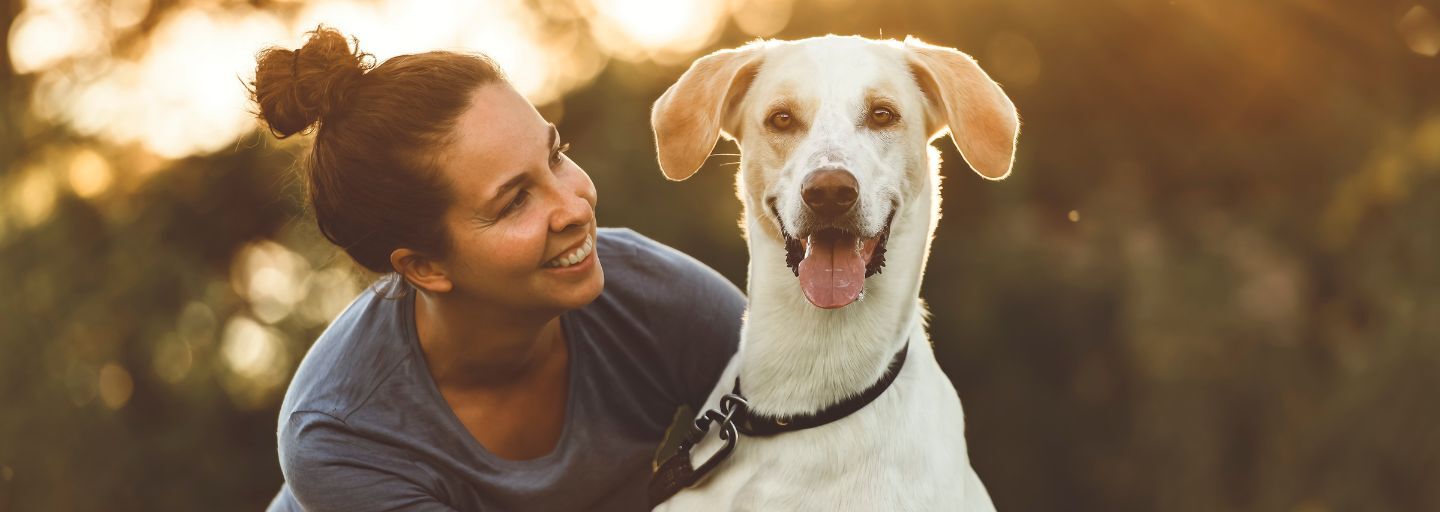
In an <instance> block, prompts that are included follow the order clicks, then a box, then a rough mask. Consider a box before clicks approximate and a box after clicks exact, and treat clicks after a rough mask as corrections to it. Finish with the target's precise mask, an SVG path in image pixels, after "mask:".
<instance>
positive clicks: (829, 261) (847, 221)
mask: <svg viewBox="0 0 1440 512" xmlns="http://www.w3.org/2000/svg"><path fill="white" fill-rule="evenodd" d="M847 174H848V173H847ZM831 195H835V194H831ZM842 197H843V196H842ZM807 206H808V202H807ZM770 207H771V213H773V214H774V215H775V218H776V219H777V220H778V219H780V218H781V217H780V214H779V210H778V209H776V205H775V204H774V203H773V202H772V203H771V204H770ZM847 210H848V209H847ZM817 213H818V212H817ZM894 218H895V208H893V207H892V208H891V210H890V214H889V215H887V216H886V218H885V224H884V226H882V227H881V229H880V230H879V231H878V232H876V233H874V234H873V235H870V236H866V235H865V234H862V233H861V232H860V230H859V229H858V227H857V225H858V218H857V217H856V216H855V215H853V212H847V214H845V215H844V216H843V217H841V218H839V219H825V218H824V217H822V216H820V215H818V214H816V215H813V216H812V218H811V219H809V220H812V221H813V222H809V225H808V226H806V227H804V228H802V229H804V232H801V233H794V234H792V233H791V232H790V231H789V229H788V228H787V227H786V226H785V223H784V222H783V221H782V222H780V232H781V235H782V236H784V238H785V265H786V266H788V267H790V270H791V271H792V272H794V273H795V276H796V277H798V278H800V288H801V289H802V290H803V291H804V293H805V298H806V300H809V301H810V303H811V304H814V305H815V306H816V307H819V308H823V309H836V308H842V307H845V306H848V305H850V304H851V303H854V302H855V301H857V300H860V299H861V298H862V297H863V295H864V289H865V279H866V278H868V277H870V276H872V275H875V274H878V273H880V271H881V270H882V269H883V268H884V267H885V243H886V241H887V240H888V239H889V237H890V223H891V221H893V220H894Z"/></svg>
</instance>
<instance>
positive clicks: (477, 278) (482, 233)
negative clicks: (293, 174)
mask: <svg viewBox="0 0 1440 512" xmlns="http://www.w3.org/2000/svg"><path fill="white" fill-rule="evenodd" d="M368 57H369V56H368V55H365V54H362V53H360V52H359V49H358V48H356V49H355V50H353V51H352V50H351V49H350V48H349V47H348V45H347V41H346V39H345V37H344V36H343V35H341V34H340V33H338V32H336V31H334V30H332V29H327V28H324V27H321V28H319V29H317V30H316V31H314V32H312V33H311V34H310V38H309V40H308V42H306V43H305V45H304V46H303V47H302V48H300V49H299V50H296V51H290V50H284V49H271V50H267V51H265V52H263V53H261V55H260V57H259V63H258V67H257V72H256V79H255V82H254V84H253V86H254V93H255V99H256V101H257V102H258V103H259V106H260V113H261V116H262V117H263V118H264V120H265V121H266V122H267V123H268V124H269V126H270V128H271V130H272V131H273V132H274V133H275V134H276V136H278V137H282V138H283V137H287V136H290V135H293V134H295V133H299V132H301V131H304V130H306V129H308V128H309V127H311V126H312V125H316V124H317V122H318V128H317V132H316V136H315V142H314V148H313V151H312V154H311V158H310V160H309V162H308V165H307V169H306V172H307V173H308V180H307V183H308V196H309V197H308V199H309V203H310V205H311V207H312V208H313V210H314V213H315V217H316V220H317V222H318V223H319V225H320V231H321V232H322V233H323V234H324V235H325V237H326V238H328V239H329V240H330V241H331V242H334V243H335V244H336V245H337V246H339V247H341V248H343V249H344V250H345V251H346V252H347V253H349V255H350V256H351V257H352V258H354V260H355V261H356V262H357V263H359V264H360V265H361V266H363V267H365V268H367V269H369V270H371V271H374V272H377V273H390V274H391V275H392V276H394V277H393V279H391V280H390V281H389V284H390V286H375V287H371V289H370V290H367V291H365V292H364V293H362V294H361V295H360V297H358V298H356V299H355V302H354V303H353V304H351V305H350V306H349V308H347V309H346V310H345V312H343V313H341V314H340V316H339V317H338V318H336V319H335V321H334V322H333V323H332V324H331V325H330V327H329V328H328V329H326V331H325V333H324V334H322V335H321V336H320V338H319V340H317V341H316V342H315V345H314V346H313V347H311V349H310V352H309V353H308V354H307V355H306V356H305V360H304V361H303V362H302V363H301V364H300V368H299V370H298V371H297V372H296V374H295V377H294V380H293V381H292V382H291V384H290V388H289V390H288V391H287V392H286V394H285V401H284V404H283V405H282V407H281V411H280V418H279V432H278V437H279V440H278V441H279V453H280V467H281V469H282V471H283V472H284V475H285V482H286V483H285V486H284V487H283V488H282V489H281V491H280V494H279V495H278V496H276V498H275V500H274V501H273V502H272V503H271V505H270V508H271V509H272V510H296V509H301V508H303V509H305V510H395V509H405V510H410V509H420V510H452V509H453V510H545V511H562V510H640V509H643V508H644V492H643V489H644V486H645V482H646V480H647V478H648V475H649V473H650V469H651V460H652V458H653V456H654V453H655V450H656V449H657V446H658V443H659V442H660V441H661V438H662V436H663V435H664V430H665V428H666V427H667V426H668V425H669V424H670V422H671V419H672V418H673V415H674V412H675V410H676V408H677V407H678V406H679V405H681V404H689V405H691V406H697V405H698V404H700V403H701V402H702V401H703V400H704V398H705V395H706V394H707V393H708V392H709V390H710V388H711V386H712V385H713V384H714V381H715V379H717V378H718V376H719V374H720V372H721V370H722V369H723V367H724V365H725V364H726V363H727V361H728V360H729V358H730V355H731V354H732V353H733V352H734V350H735V345H736V343H737V340H738V336H739V325H740V319H741V315H742V311H743V308H744V297H743V296H742V295H741V294H740V292H739V290H737V289H736V288H735V287H734V286H733V285H731V284H730V283H729V282H727V281H726V280H725V279H723V278H722V277H721V276H720V275H718V274H717V273H715V272H714V271H713V270H710V269H709V268H707V267H705V266H704V265H703V264H700V263H699V262H697V261H695V260H694V259H691V258H689V257H687V256H685V255H683V254H680V253H678V252H676V251H674V250H672V249H669V248H666V247H664V246H662V245H660V244H658V243H656V242H653V241H651V240H649V239H647V238H645V237H642V236H640V235H638V234H636V233H634V232H632V231H628V230H611V229H596V224H595V201H596V194H595V187H594V185H593V184H592V183H591V182H590V179H589V177H588V176H586V174H585V172H584V171H583V170H581V169H580V167H578V166H577V165H576V164H575V163H574V162H573V161H571V160H570V159H569V158H567V157H566V156H565V154H564V152H565V150H566V148H567V145H566V144H564V143H563V142H562V141H561V139H560V136H559V134H558V133H557V131H556V129H555V127H554V125H551V124H548V123H546V122H545V120H544V119H543V118H541V116H540V115H539V113H537V112H536V111H535V109H534V108H533V107H532V106H531V105H530V104H529V103H528V102H526V100H525V99H524V98H523V97H521V96H520V95H519V94H518V93H516V92H515V90H514V89H513V88H511V87H510V85H509V84H507V83H506V81H505V79H504V77H503V75H502V74H501V72H500V70H499V69H498V68H496V66H495V65H494V64H493V63H492V62H491V61H489V60H488V59H486V58H485V57H482V56H475V55H464V54H457V53H449V52H430V53H423V54H417V55H404V56H400V57H395V58H392V59H390V60H387V61H385V62H384V63H383V64H380V65H379V66H376V67H374V68H373V69H371V66H370V65H369V64H368Z"/></svg>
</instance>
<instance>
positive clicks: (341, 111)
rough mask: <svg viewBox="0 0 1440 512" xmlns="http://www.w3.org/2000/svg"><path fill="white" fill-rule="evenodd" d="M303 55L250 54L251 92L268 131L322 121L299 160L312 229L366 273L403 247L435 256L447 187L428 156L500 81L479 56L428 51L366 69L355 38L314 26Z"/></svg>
mask: <svg viewBox="0 0 1440 512" xmlns="http://www.w3.org/2000/svg"><path fill="white" fill-rule="evenodd" d="M309 35H310V38H309V40H308V41H306V43H305V46H303V47H301V48H300V49H299V50H293V51H292V50H287V49H284V48H270V49H266V50H264V51H262V52H260V54H259V56H258V57H257V58H256V61H257V66H256V68H255V81H254V82H252V83H251V84H250V85H251V94H252V97H253V99H254V101H255V102H256V103H258V104H259V106H260V117H261V118H262V119H263V120H264V121H265V123H267V124H268V125H269V128H270V131H271V133H273V134H274V135H275V136H276V137H278V138H282V139H283V138H286V137H289V136H291V135H294V134H296V133H304V132H306V131H307V130H308V129H309V128H310V127H312V126H318V127H317V128H316V134H315V144H314V147H313V148H312V150H311V152H310V158H309V160H308V162H306V164H305V165H304V166H303V167H304V171H303V172H304V174H305V177H306V180H305V181H306V196H307V199H308V201H309V205H310V207H311V209H312V210H313V211H314V212H315V221H316V223H318V224H319V226H320V232H321V233H322V234H324V235H325V238H327V239H329V240H330V241H331V242H333V243H335V245H338V246H340V247H341V248H343V249H345V252H346V253H348V254H350V257H351V258H354V259H355V261H356V262H357V263H359V264H360V265H361V266H363V267H365V268H366V269H369V270H370V271H372V272H378V273H385V272H389V271H391V270H392V269H391V264H390V253H391V252H393V251H394V250H395V249H398V248H401V247H404V248H409V249H413V250H415V251H418V252H420V253H422V254H427V255H431V256H435V257H440V256H443V255H444V254H445V252H446V251H447V249H448V247H449V237H448V236H447V233H446V230H445V223H444V222H443V220H442V218H441V217H442V215H444V213H445V211H446V209H447V208H449V206H450V203H451V199H452V198H451V196H450V187H449V184H448V182H447V181H446V180H445V178H444V176H443V175H442V174H441V173H440V171H439V169H438V167H437V165H436V158H435V155H436V154H437V153H438V152H439V150H440V149H441V148H442V147H443V146H444V145H445V144H447V143H448V140H447V134H449V133H450V130H451V128H453V127H454V125H455V121H456V120H457V119H458V118H459V117H460V114H462V113H463V112H464V111H465V109H466V107H468V106H469V104H470V98H471V94H472V93H473V92H474V90H475V89H476V88H477V87H479V86H481V85H483V84H486V83H491V82H497V81H504V80H505V77H504V75H503V74H502V73H501V71H500V68H499V67H498V66H496V65H495V63H494V62H492V61H491V60H490V59H489V58H487V57H485V56H483V55H471V54H462V53H454V52H440V51H436V52H427V53H420V54H414V55H401V56H398V57H394V58H391V59H389V60H386V61H385V62H384V63H382V64H380V65H379V66H375V65H374V60H375V59H374V57H373V56H372V55H370V54H367V53H362V52H361V51H360V48H359V41H358V40H356V41H354V42H355V47H354V49H353V50H352V49H351V48H350V46H349V44H348V43H349V42H350V41H347V40H346V38H345V36H344V35H342V34H341V33H340V32H338V31H336V30H335V29H331V28H326V27H324V26H320V27H318V28H316V29H315V30H313V31H311V32H309Z"/></svg>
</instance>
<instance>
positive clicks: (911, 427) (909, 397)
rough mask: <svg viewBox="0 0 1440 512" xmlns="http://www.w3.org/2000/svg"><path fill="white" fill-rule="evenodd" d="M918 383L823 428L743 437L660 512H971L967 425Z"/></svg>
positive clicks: (947, 397) (943, 398)
mask: <svg viewBox="0 0 1440 512" xmlns="http://www.w3.org/2000/svg"><path fill="white" fill-rule="evenodd" d="M920 380H921V381H920V382H917V381H915V380H911V381H909V382H897V384H896V387H895V388H893V389H891V390H889V391H888V392H887V393H886V395H882V398H881V399H877V400H876V401H875V402H874V403H872V404H871V405H870V406H869V407H866V408H865V409H862V410H860V411H858V412H856V413H854V414H853V415H851V416H849V417H846V418H844V419H842V420H840V421H837V422H835V423H831V424H829V425H825V426H822V427H817V428H813V429H809V430H803V431H798V432H790V433H786V434H781V435H779V436H775V437H768V438H754V437H744V436H742V437H741V438H740V440H739V442H738V443H737V446H736V448H735V451H734V452H733V453H732V455H731V456H730V458H729V459H727V460H725V461H724V462H723V463H721V465H720V466H719V467H718V468H717V469H716V471H715V473H713V474H711V475H710V476H709V477H708V478H707V479H706V481H705V482H703V483H702V485H700V486H698V487H694V488H690V489H687V490H685V491H684V492H682V493H680V494H678V495H676V496H675V497H674V498H672V499H671V500H670V501H668V502H666V503H665V504H664V505H665V506H662V507H660V508H658V509H657V510H677V511H680V510H686V511H688V510H735V511H740V510H755V511H761V510H797V511H799V510H816V511H825V512H835V511H845V510H970V509H975V508H976V507H969V506H966V505H964V500H966V499H967V494H971V492H970V491H967V490H966V488H965V487H964V486H959V485H956V482H962V481H965V479H967V478H973V471H972V470H971V469H970V465H969V458H968V456H967V453H966V452H967V450H966V446H965V440H964V437H963V434H959V433H958V432H957V430H959V429H960V428H962V427H960V425H963V421H964V420H963V413H962V412H961V409H960V403H959V399H958V398H957V397H956V396H955V395H954V393H953V391H951V392H948V393H945V392H941V391H945V390H939V389H929V388H932V387H933V385H934V384H935V383H930V382H924V380H927V379H920ZM715 446H716V440H715V439H714V438H713V436H712V437H710V438H707V439H706V441H705V442H702V443H701V444H700V445H699V446H697V447H696V449H695V453H696V457H697V461H696V463H697V464H698V463H699V460H704V457H705V456H706V455H705V454H709V453H711V452H712V451H713V450H714V449H715ZM979 492H981V493H983V492H984V490H983V488H982V489H980V491H979ZM968 498H970V499H973V498H974V497H973V496H970V497H968ZM984 502H985V503H988V502H989V500H988V498H985V499H984ZM667 507H668V508H667ZM980 508H981V509H983V507H980Z"/></svg>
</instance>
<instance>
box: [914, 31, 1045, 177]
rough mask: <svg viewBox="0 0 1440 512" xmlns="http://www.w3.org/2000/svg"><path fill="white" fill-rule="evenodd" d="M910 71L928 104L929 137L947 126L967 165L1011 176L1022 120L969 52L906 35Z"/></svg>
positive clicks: (989, 173)
mask: <svg viewBox="0 0 1440 512" xmlns="http://www.w3.org/2000/svg"><path fill="white" fill-rule="evenodd" d="M905 48H906V49H907V50H909V52H910V69H911V71H912V72H914V73H915V79H916V80H917V81H918V82H919V83H920V88H921V90H923V91H924V92H925V95H926V99H927V100H928V103H929V107H930V108H929V111H928V112H927V115H926V117H927V118H929V125H928V126H926V130H928V131H929V134H930V138H931V139H934V138H935V137H938V136H940V135H941V131H942V130H944V129H945V128H946V127H949V128H950V138H951V139H954V141H955V147H957V148H960V154H961V155H963V156H964V157H965V161H966V162H969V163H970V167H972V168H974V169H975V172H978V173H980V175H981V176H984V177H986V178H989V179H992V180H998V179H1002V178H1004V177H1005V176H1008V175H1009V174H1010V164H1011V163H1013V162H1014V161H1015V139H1016V137H1018V136H1019V135H1020V118H1019V115H1018V114H1017V113H1016V112H1015V104H1014V103H1011V102H1010V97H1008V96H1006V95H1005V91H1002V90H1000V85H999V84H996V83H995V81H994V80H991V79H990V75H987V74H985V71H983V70H981V69H980V66H979V65H978V64H976V63H975V59H973V58H971V57H970V56H969V55H966V54H964V53H961V52H959V51H956V50H955V49H953V48H945V47H941V46H935V45H931V44H927V43H924V42H922V41H920V40H919V39H915V38H913V37H911V38H906V39H905Z"/></svg>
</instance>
